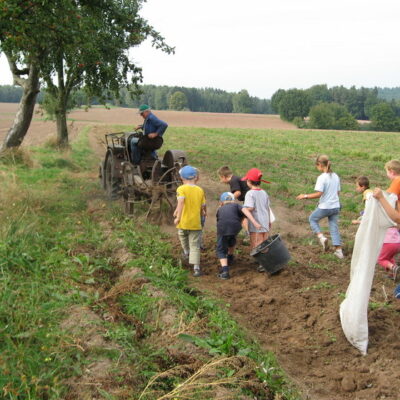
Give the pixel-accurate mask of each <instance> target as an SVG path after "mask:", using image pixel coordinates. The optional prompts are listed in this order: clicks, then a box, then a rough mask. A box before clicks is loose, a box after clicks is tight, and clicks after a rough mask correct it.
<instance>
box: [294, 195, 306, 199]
mask: <svg viewBox="0 0 400 400" xmlns="http://www.w3.org/2000/svg"><path fill="white" fill-rule="evenodd" d="M306 198H307V196H306V195H305V194H299V195H298V196H297V197H296V200H304V199H306Z"/></svg>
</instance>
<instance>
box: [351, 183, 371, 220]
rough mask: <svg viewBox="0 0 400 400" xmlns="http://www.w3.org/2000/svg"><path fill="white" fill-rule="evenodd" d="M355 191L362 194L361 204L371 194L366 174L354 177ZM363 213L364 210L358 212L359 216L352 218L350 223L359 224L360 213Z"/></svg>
mask: <svg viewBox="0 0 400 400" xmlns="http://www.w3.org/2000/svg"><path fill="white" fill-rule="evenodd" d="M356 192H358V193H362V195H363V204H364V205H365V202H366V201H367V199H368V198H369V197H370V196H371V195H372V189H370V188H369V179H368V178H367V177H366V176H359V177H358V178H357V179H356ZM363 214H364V210H363V211H361V212H360V216H359V217H358V218H357V219H353V220H352V221H351V223H352V224H360V223H361V218H362V215H363Z"/></svg>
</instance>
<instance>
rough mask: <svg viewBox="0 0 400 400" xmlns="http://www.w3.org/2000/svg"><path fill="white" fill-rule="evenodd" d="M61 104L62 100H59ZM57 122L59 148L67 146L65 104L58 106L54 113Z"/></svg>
mask: <svg viewBox="0 0 400 400" xmlns="http://www.w3.org/2000/svg"><path fill="white" fill-rule="evenodd" d="M60 103H62V100H60ZM56 120H57V144H58V146H59V147H67V146H68V127H67V110H66V106H65V104H59V108H58V110H57V112H56Z"/></svg>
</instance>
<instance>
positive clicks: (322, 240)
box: [318, 235, 343, 258]
mask: <svg viewBox="0 0 400 400" xmlns="http://www.w3.org/2000/svg"><path fill="white" fill-rule="evenodd" d="M318 239H319V242H320V243H321V246H322V249H323V250H324V251H326V249H327V247H328V238H327V237H325V236H324V235H322V236H320V237H319V238H318ZM342 258H343V257H342Z"/></svg>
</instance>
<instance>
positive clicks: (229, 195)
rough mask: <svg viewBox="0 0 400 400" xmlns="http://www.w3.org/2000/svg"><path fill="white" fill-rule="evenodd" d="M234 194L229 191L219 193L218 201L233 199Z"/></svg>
mask: <svg viewBox="0 0 400 400" xmlns="http://www.w3.org/2000/svg"><path fill="white" fill-rule="evenodd" d="M234 200H235V196H234V195H233V193H231V192H224V193H222V194H221V196H220V198H219V201H234Z"/></svg>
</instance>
